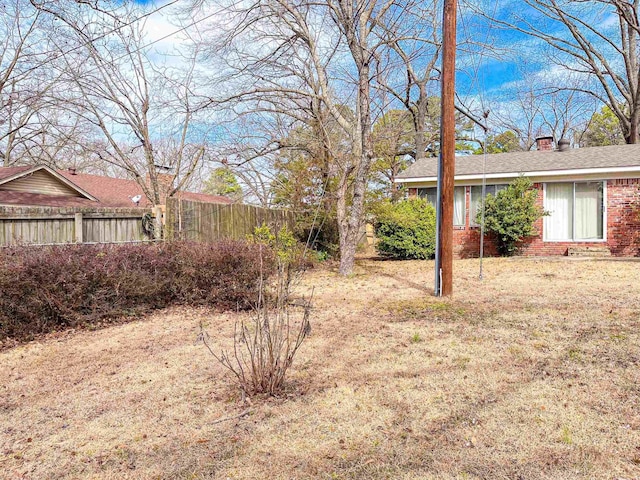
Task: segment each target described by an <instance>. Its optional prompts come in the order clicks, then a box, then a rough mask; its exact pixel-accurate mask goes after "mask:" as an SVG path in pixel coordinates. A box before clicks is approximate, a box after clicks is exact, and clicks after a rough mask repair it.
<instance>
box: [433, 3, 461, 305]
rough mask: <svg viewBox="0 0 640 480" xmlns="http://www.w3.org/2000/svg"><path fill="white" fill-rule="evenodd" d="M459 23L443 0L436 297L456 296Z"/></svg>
mask: <svg viewBox="0 0 640 480" xmlns="http://www.w3.org/2000/svg"><path fill="white" fill-rule="evenodd" d="M456 20H457V0H444V9H443V14H442V77H441V81H440V82H441V87H442V94H441V102H442V104H441V110H440V111H441V115H442V117H441V119H440V164H439V166H438V222H437V223H438V232H437V234H438V241H437V242H436V243H437V251H436V295H440V296H449V295H451V294H452V293H453V190H454V176H455V162H456V119H455V80H456Z"/></svg>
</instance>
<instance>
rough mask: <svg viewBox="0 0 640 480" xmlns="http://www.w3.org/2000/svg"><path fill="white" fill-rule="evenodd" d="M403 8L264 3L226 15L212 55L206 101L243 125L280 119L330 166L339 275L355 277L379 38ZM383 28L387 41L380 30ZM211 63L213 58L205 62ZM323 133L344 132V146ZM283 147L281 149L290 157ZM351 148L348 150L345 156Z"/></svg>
mask: <svg viewBox="0 0 640 480" xmlns="http://www.w3.org/2000/svg"><path fill="white" fill-rule="evenodd" d="M405 9H406V2H401V3H397V2H392V1H387V2H383V1H381V0H323V1H322V2H310V1H302V2H291V1H290V0H263V1H259V2H255V3H253V4H250V5H249V6H247V4H236V3H233V4H230V5H226V4H225V5H223V10H224V13H225V17H224V22H223V23H221V24H219V25H216V26H215V28H216V29H217V30H218V31H223V32H224V35H223V36H221V37H219V41H218V42H217V43H215V44H213V45H211V51H212V52H215V54H216V55H218V56H220V57H221V58H222V59H223V61H224V64H223V65H222V66H219V68H220V70H221V71H222V72H223V73H224V76H222V77H218V78H216V79H215V83H216V88H218V89H220V87H219V86H220V85H221V84H222V85H225V87H226V88H224V90H226V91H223V92H221V94H219V95H218V96H217V98H214V99H212V103H213V104H215V105H218V106H220V107H225V108H233V109H235V111H236V112H237V113H238V114H239V115H240V116H246V115H258V114H259V115H273V116H285V117H287V118H288V119H289V122H290V124H291V127H292V129H293V128H295V125H296V124H297V125H305V126H306V127H308V128H310V129H312V130H313V131H314V132H315V138H316V141H317V144H318V146H319V148H317V149H316V151H319V152H320V154H321V155H326V157H327V159H331V163H332V164H335V165H336V169H335V172H332V175H335V178H334V180H335V184H336V189H335V192H334V196H335V201H336V205H337V217H338V224H339V231H340V273H342V274H349V273H351V272H352V271H353V267H354V259H355V250H356V243H357V240H358V236H359V233H360V230H361V227H362V222H363V210H364V197H365V191H366V188H367V182H368V179H369V172H370V169H371V164H372V161H373V139H372V125H373V121H372V117H373V114H372V101H373V99H374V98H375V90H374V88H373V82H374V80H373V77H374V76H375V75H374V73H375V72H378V71H380V70H381V68H380V67H379V62H380V61H381V59H382V55H381V51H382V49H383V48H386V46H387V45H388V43H389V38H388V35H387V36H386V37H385V35H384V34H383V33H384V32H385V31H395V30H397V29H398V27H397V26H398V25H399V24H400V23H401V19H402V14H403V12H405ZM383 24H384V25H387V26H389V28H387V29H385V30H384V31H383V30H382V29H381V28H380V25H383ZM211 56H213V54H212V55H211ZM327 125H335V126H337V128H339V129H341V130H342V132H343V134H342V135H341V136H340V138H341V139H343V140H341V141H340V144H336V143H335V138H336V137H335V136H333V135H331V134H330V132H329V131H328V130H327ZM282 140H283V139H279V141H278V140H276V141H274V142H273V145H274V146H276V147H277V148H289V147H288V146H287V145H286V143H283V142H282ZM345 147H347V148H345Z"/></svg>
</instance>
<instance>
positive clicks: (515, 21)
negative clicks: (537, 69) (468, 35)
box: [476, 0, 640, 143]
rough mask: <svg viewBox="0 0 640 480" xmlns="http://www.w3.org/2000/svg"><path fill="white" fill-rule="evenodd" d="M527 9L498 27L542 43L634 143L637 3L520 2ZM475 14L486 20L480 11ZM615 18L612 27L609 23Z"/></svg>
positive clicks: (639, 92)
mask: <svg viewBox="0 0 640 480" xmlns="http://www.w3.org/2000/svg"><path fill="white" fill-rule="evenodd" d="M523 3H524V4H525V5H526V6H527V7H528V8H527V13H526V16H524V15H520V12H521V11H522V9H518V11H514V12H513V13H512V14H511V17H510V18H507V19H504V18H503V19H500V18H494V19H492V20H493V21H494V22H496V24H498V25H500V26H502V27H504V28H510V29H515V30H517V31H519V32H522V33H525V34H527V35H530V36H532V37H534V38H537V39H539V40H542V41H543V42H544V43H545V44H546V45H548V46H549V47H551V48H550V52H549V53H550V57H551V59H552V61H553V62H554V63H555V64H557V65H559V66H561V67H562V68H563V69H564V70H565V71H568V72H572V73H574V74H578V75H580V76H582V77H583V82H582V86H576V85H570V86H567V87H566V88H567V89H571V90H575V91H580V92H583V93H586V94H588V95H591V96H593V97H594V98H596V99H598V100H599V101H601V102H602V103H603V104H605V105H607V106H608V107H609V108H610V109H611V110H612V111H613V112H614V114H615V116H616V117H617V118H618V120H619V121H620V126H621V128H622V130H623V132H624V137H625V140H626V142H627V143H638V142H639V141H640V136H639V135H638V123H639V122H640V58H639V55H640V54H639V43H638V41H639V39H640V17H639V5H640V3H639V0H584V1H564V0H524V2H523ZM476 12H477V13H479V14H481V15H487V14H486V13H485V12H482V11H481V10H480V9H476ZM612 19H613V23H611V22H610V21H611V20H612Z"/></svg>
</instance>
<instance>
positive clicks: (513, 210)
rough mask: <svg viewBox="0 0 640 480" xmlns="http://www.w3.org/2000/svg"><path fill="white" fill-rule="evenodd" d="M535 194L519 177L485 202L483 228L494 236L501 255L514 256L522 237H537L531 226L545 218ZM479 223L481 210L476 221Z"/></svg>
mask: <svg viewBox="0 0 640 480" xmlns="http://www.w3.org/2000/svg"><path fill="white" fill-rule="evenodd" d="M537 198H538V190H537V189H535V188H533V183H532V182H531V180H530V179H528V178H526V177H519V178H517V179H516V180H514V181H513V182H512V183H511V184H510V185H509V186H508V187H507V188H505V189H504V190H501V191H499V192H498V193H497V194H496V196H493V195H487V198H486V200H485V214H484V228H485V231H486V232H489V233H493V234H494V235H495V237H496V240H497V242H498V251H499V252H500V254H502V255H513V254H514V253H516V252H517V251H518V249H519V247H520V245H521V242H522V240H523V239H524V238H525V237H530V236H534V235H537V234H538V232H537V231H536V229H535V228H534V227H533V224H534V223H535V222H536V221H537V220H538V219H539V218H541V217H542V216H544V215H548V213H547V212H545V211H544V210H543V209H542V208H541V207H539V206H538V205H537V203H536V200H537ZM476 222H477V223H478V224H480V223H482V209H478V216H477V218H476Z"/></svg>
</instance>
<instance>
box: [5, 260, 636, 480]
mask: <svg viewBox="0 0 640 480" xmlns="http://www.w3.org/2000/svg"><path fill="white" fill-rule="evenodd" d="M432 271H433V263H432V262H376V261H371V260H364V261H361V262H359V264H358V267H357V269H356V272H355V274H354V275H353V276H352V277H350V278H341V277H339V276H337V275H336V273H335V272H333V271H328V270H315V271H312V272H310V273H309V274H308V275H307V276H306V278H305V280H304V283H303V284H302V285H301V287H300V290H301V293H304V291H308V290H309V289H310V288H311V286H313V287H314V288H315V294H314V297H315V308H314V314H313V317H312V321H313V324H312V335H311V337H310V338H309V339H308V342H307V343H305V345H304V346H303V347H302V350H301V352H300V356H299V358H298V359H297V362H296V363H295V364H294V368H293V370H292V371H291V375H292V376H291V384H290V390H289V393H288V394H286V395H284V396H283V397H282V398H272V399H256V400H254V401H253V402H252V403H251V404H247V403H243V402H242V400H241V398H240V395H239V393H238V392H237V391H236V390H235V389H234V388H233V387H232V382H231V378H230V377H229V376H228V375H227V374H226V372H224V371H223V370H222V369H221V368H220V367H219V366H218V365H216V364H215V363H214V362H213V361H212V358H211V357H210V356H209V355H208V353H207V352H206V350H205V349H204V347H203V346H202V345H199V344H197V343H196V342H195V339H196V337H197V333H198V325H199V322H200V321H204V322H206V324H207V329H208V330H209V333H210V334H211V335H212V337H214V338H216V337H217V338H218V341H219V344H220V345H223V344H228V343H227V342H228V341H229V339H230V337H231V335H232V331H233V324H234V321H235V319H236V314H224V315H221V314H212V313H210V312H208V311H207V310H203V309H172V310H168V311H163V312H159V313H156V314H154V315H152V316H151V317H148V318H146V319H143V320H140V321H135V322H132V323H128V324H123V325H117V326H113V327H109V328H106V329H103V330H98V331H83V332H78V333H76V334H66V335H63V336H60V337H57V338H55V337H54V338H47V339H42V340H41V341H39V342H33V343H30V344H27V345H23V346H19V347H16V348H12V349H9V350H7V351H4V352H1V353H0V477H2V478H12V479H13V478H32V479H41V478H55V479H67V478H68V479H70V478H100V479H116V478H117V479H121V478H134V479H146V478H167V479H169V478H184V479H187V478H212V479H218V478H222V479H226V478H234V479H263V478H269V479H293V478H295V479H316V478H320V479H322V478H326V479H391V478H393V479H493V478H496V479H503V478H505V479H506V478H509V479H527V480H529V479H560V478H562V479H600V478H602V479H627V480H631V479H639V478H640V386H639V385H640V365H639V363H640V348H639V347H640V333H639V332H640V329H639V327H640V271H639V270H638V268H637V264H635V263H632V262H613V261H612V262H606V261H581V262H571V261H547V260H539V261H537V260H525V259H489V260H486V261H485V280H484V281H482V282H481V281H479V280H478V262H477V260H464V261H458V262H456V263H455V285H454V288H455V296H454V297H453V299H451V300H442V299H438V298H434V297H433V296H431V293H430V292H431V290H432V283H433V282H432ZM246 410H249V414H247V415H244V416H239V415H240V414H241V413H243V412H245V411H246ZM220 420H224V421H220Z"/></svg>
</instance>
